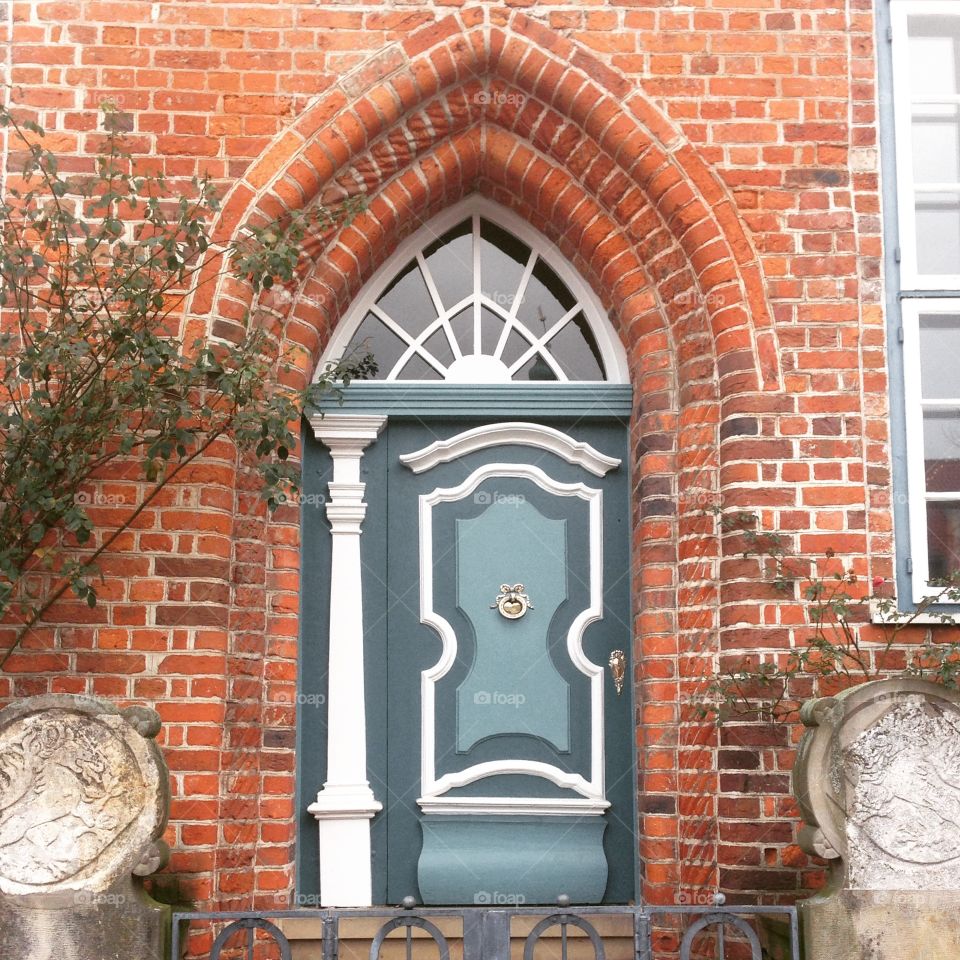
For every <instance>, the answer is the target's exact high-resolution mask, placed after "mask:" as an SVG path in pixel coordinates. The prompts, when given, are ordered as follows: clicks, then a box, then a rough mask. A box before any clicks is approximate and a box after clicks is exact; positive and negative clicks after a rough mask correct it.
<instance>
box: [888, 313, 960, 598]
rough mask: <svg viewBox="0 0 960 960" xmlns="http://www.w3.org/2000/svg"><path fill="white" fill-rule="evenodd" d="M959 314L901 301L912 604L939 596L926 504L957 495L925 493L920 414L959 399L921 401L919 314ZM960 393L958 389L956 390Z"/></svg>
mask: <svg viewBox="0 0 960 960" xmlns="http://www.w3.org/2000/svg"><path fill="white" fill-rule="evenodd" d="M921 314H924V315H930V314H954V315H960V298H951V299H940V298H937V299H932V298H931V299H923V300H904V301H903V303H902V311H901V317H902V321H903V386H904V412H905V415H906V437H907V496H908V510H909V517H910V557H911V560H912V561H913V574H912V580H913V583H912V595H913V601H914V603H919V602H920V601H921V600H924V599H926V598H927V597H930V596H933V595H936V594H937V593H939V592H940V591H939V589H938V588H937V587H930V586H928V585H927V579H928V578H929V576H930V557H929V547H928V545H927V503H928V502H932V501H935V500H957V499H960V498H958V495H957V494H958V492H960V491H955V492H953V493H945V494H941V493H928V492H927V481H926V461H925V453H924V437H923V411H924V408H925V407H931V408H935V407H937V406H940V405H944V404H945V405H947V406H949V407H950V408H951V409H956V408H957V407H958V405H960V397H958V398H956V399H954V400H949V401H926V403H925V402H924V400H923V394H922V391H921V382H920V375H921V370H920V315H921ZM957 392H958V394H960V387H958V390H957Z"/></svg>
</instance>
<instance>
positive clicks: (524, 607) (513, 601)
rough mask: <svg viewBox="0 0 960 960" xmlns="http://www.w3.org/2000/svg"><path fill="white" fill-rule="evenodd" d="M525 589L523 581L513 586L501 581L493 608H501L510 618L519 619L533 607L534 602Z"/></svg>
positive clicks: (503, 613)
mask: <svg viewBox="0 0 960 960" xmlns="http://www.w3.org/2000/svg"><path fill="white" fill-rule="evenodd" d="M523 589H524V588H523V584H522V583H515V584H514V585H513V586H512V587H511V586H510V584H509V583H501V584H500V593H498V594H497V599H496V600H495V601H494V602H493V603H491V604H490V606H491V608H494V609H497V610H499V611H500V614H501V615H502V616H504V617H506V618H507V619H508V620H519V619H520V617H522V616H523V615H524V614H525V613H526V612H527V611H528V610H532V609H533V604H532V603H531V602H530V598H529V597H528V596H527V595H526V594H525V593H524V592H523Z"/></svg>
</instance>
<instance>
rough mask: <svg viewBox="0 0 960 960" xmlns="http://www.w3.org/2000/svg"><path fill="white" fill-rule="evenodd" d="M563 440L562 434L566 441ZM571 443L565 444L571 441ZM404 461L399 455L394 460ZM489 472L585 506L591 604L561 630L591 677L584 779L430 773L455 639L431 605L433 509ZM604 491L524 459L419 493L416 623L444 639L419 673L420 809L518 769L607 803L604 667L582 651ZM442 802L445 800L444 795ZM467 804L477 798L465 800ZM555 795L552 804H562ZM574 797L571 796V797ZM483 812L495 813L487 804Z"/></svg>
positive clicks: (536, 767) (597, 587)
mask: <svg viewBox="0 0 960 960" xmlns="http://www.w3.org/2000/svg"><path fill="white" fill-rule="evenodd" d="M568 439H569V438H568ZM571 442H572V441H571ZM401 459H403V458H401ZM490 477H514V478H520V479H525V480H530V481H532V482H533V483H535V484H536V485H537V486H539V487H540V488H541V489H542V490H544V491H546V492H547V493H551V494H554V495H555V496H561V497H579V498H580V499H582V500H585V501H587V503H588V505H589V517H590V533H589V543H588V550H589V556H590V605H589V607H587V608H586V609H585V610H583V611H581V612H580V614H578V616H577V617H576V618H575V619H574V621H573V623H572V624H571V625H570V629H569V631H568V633H567V653H568V655H569V657H570V660H571V661H572V663H573V664H574V666H575V667H576V668H577V669H578V670H579V671H580V672H581V673H583V674H584V675H585V676H587V677H588V678H589V679H590V779H589V780H586V779H585V778H584V777H583V776H581V775H580V774H571V773H569V772H568V771H565V770H561V769H560V768H559V767H556V766H554V765H553V764H547V763H539V762H533V761H526V760H498V761H490V762H487V763H480V764H474V765H473V766H471V767H468V768H466V769H465V770H460V771H457V772H455V773H450V774H445V775H444V776H443V777H441V778H439V779H438V778H437V775H436V765H435V761H434V752H435V748H436V729H435V724H436V713H435V711H436V697H435V692H436V684H437V682H438V681H439V680H440V679H442V678H443V677H444V676H445V675H446V674H447V673H448V672H449V670H450V668H451V667H452V666H453V663H454V661H455V660H456V655H457V637H456V634H455V632H454V630H453V628H452V627H451V626H450V623H449V622H448V621H447V620H446V619H445V618H444V617H442V616H441V615H440V614H438V613H437V612H436V611H435V610H434V609H433V508H434V507H435V506H436V505H437V504H439V503H449V502H454V501H457V500H462V499H464V498H465V497H468V496H470V494H472V493H473V491H474V490H475V489H476V488H477V487H478V486H479V485H480V484H481V483H482V482H483V481H484V480H486V479H488V478H490ZM602 519H603V491H601V490H598V489H595V488H593V487H588V486H586V485H585V484H583V483H561V482H559V481H557V480H554V479H553V478H552V477H549V476H548V475H547V474H546V473H544V472H543V470H541V469H540V468H539V467H537V466H534V465H533V464H526V463H488V464H484V465H483V466H481V467H479V468H477V469H476V470H474V471H473V473H471V474H470V476H469V477H467V479H466V480H464V481H463V482H462V483H460V484H459V485H458V486H456V487H450V488H437V489H435V490H433V491H432V492H431V493H427V494H421V496H420V622H421V623H424V624H426V625H427V626H430V627H433V629H434V630H436V632H437V634H438V635H439V636H440V639H441V641H442V644H443V648H442V650H441V654H440V659H439V660H438V661H437V662H436V663H435V664H434V665H433V666H432V667H429V668H427V669H426V670H424V671H422V673H421V675H420V693H421V710H422V721H421V744H420V757H421V773H420V778H421V790H422V791H423V796H422V797H421V799H420V800H419V801H418V802H419V803H420V805H421V808H423V807H424V803H426V804H427V805H428V806H429V804H430V802H431V800H432V799H436V798H437V797H439V796H440V795H441V794H443V793H445V792H446V791H448V790H450V789H453V788H455V787H458V786H463V785H465V784H468V783H473V782H475V781H477V780H480V779H483V778H485V777H490V776H496V775H500V774H509V773H524V774H528V775H531V776H539V777H543V778H544V779H547V780H549V781H551V782H552V783H555V784H557V785H558V786H561V787H565V788H569V789H571V790H574V791H576V792H577V793H579V794H581V795H582V796H584V797H586V798H588V799H589V800H591V801H594V802H604V803H605V802H606V800H605V788H604V741H603V667H602V666H599V665H598V664H595V663H593V662H592V661H590V660H588V659H587V657H586V655H585V654H584V652H583V634H584V631H585V630H586V628H587V627H588V626H589V625H590V624H591V623H593V622H595V621H597V620H600V619H601V618H602V616H603V523H602ZM448 799H449V798H448ZM512 799H513V802H515V803H519V804H529V803H540V804H542V803H543V800H542V798H520V797H517V798H512ZM471 802H473V803H481V804H482V803H483V802H482V801H479V800H477V799H476V798H471ZM566 802H567V801H566V800H562V799H561V800H559V801H558V804H561V805H562V804H563V803H566ZM571 802H576V801H571ZM488 812H494V810H493V808H490V810H488Z"/></svg>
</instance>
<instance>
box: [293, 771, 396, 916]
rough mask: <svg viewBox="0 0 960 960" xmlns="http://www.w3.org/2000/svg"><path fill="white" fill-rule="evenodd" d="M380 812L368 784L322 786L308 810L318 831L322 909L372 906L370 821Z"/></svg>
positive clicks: (380, 808)
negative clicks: (314, 818)
mask: <svg viewBox="0 0 960 960" xmlns="http://www.w3.org/2000/svg"><path fill="white" fill-rule="evenodd" d="M382 809H383V805H382V804H381V803H379V802H378V801H377V800H376V799H374V796H373V791H372V790H371V789H370V787H369V785H368V784H333V785H331V784H324V787H323V789H322V790H321V791H320V793H319V794H318V795H317V799H316V801H315V802H314V803H311V804H310V806H309V807H307V811H308V812H309V813H311V814H312V815H313V816H314V817H316V819H317V826H318V828H319V842H320V905H321V906H323V907H369V906H372V903H373V882H372V867H371V861H370V820H371V819H372V818H373V817H374V816H375V815H376V814H377V812H378V811H380V810H382Z"/></svg>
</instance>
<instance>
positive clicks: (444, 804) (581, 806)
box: [417, 797, 610, 817]
mask: <svg viewBox="0 0 960 960" xmlns="http://www.w3.org/2000/svg"><path fill="white" fill-rule="evenodd" d="M417 803H418V804H419V805H420V809H421V810H423V812H424V813H429V814H431V815H433V814H437V815H438V816H439V815H444V814H447V815H458V814H459V815H461V816H463V815H464V814H477V815H487V814H501V815H504V816H508V815H514V816H516V815H522V816H528V817H569V816H579V817H602V816H603V814H604V812H605V811H606V810H608V809H609V807H610V801H609V800H587V799H583V800H580V799H576V798H573V797H569V798H558V799H544V798H543V797H443V798H442V799H438V798H437V797H420V798H419V799H418V800H417Z"/></svg>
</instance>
